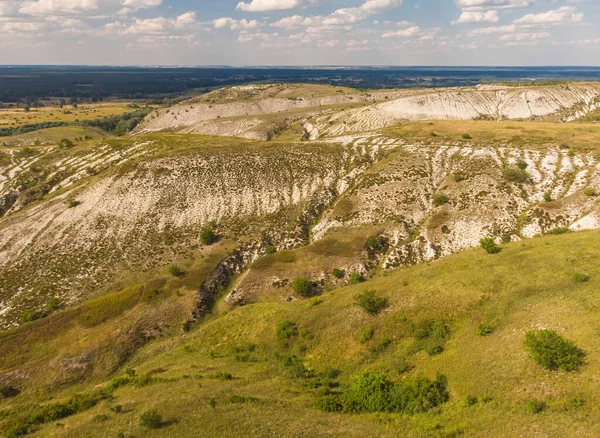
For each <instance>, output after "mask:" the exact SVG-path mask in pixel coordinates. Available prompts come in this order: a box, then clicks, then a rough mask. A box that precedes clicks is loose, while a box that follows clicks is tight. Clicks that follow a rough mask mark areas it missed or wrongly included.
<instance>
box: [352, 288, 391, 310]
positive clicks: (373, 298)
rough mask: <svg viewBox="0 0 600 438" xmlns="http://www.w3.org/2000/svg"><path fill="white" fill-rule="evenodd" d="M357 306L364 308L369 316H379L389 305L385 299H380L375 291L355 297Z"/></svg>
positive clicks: (365, 292) (368, 291)
mask: <svg viewBox="0 0 600 438" xmlns="http://www.w3.org/2000/svg"><path fill="white" fill-rule="evenodd" d="M354 300H355V302H356V305H357V306H359V307H360V308H362V309H363V310H364V311H365V312H367V313H368V314H369V315H377V314H378V313H379V312H381V311H382V310H383V309H385V308H386V307H387V305H388V302H387V300H386V299H385V298H383V297H378V296H377V294H376V292H375V291H374V290H366V291H364V292H362V293H360V294H358V295H356V296H355V297H354Z"/></svg>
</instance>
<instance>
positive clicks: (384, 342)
mask: <svg viewBox="0 0 600 438" xmlns="http://www.w3.org/2000/svg"><path fill="white" fill-rule="evenodd" d="M391 343H392V340H391V339H390V338H388V337H387V336H384V337H383V338H381V339H380V340H379V342H377V343H376V344H375V345H373V347H371V348H370V349H369V351H370V352H371V353H375V354H377V353H383V352H384V351H385V350H387V348H388V347H389V346H390V345H391Z"/></svg>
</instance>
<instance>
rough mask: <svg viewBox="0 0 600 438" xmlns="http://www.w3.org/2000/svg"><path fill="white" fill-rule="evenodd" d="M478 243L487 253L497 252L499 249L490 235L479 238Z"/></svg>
mask: <svg viewBox="0 0 600 438" xmlns="http://www.w3.org/2000/svg"><path fill="white" fill-rule="evenodd" d="M479 245H480V246H481V247H482V248H483V249H485V250H486V252H487V253H488V254H498V253H499V252H500V251H501V249H500V248H499V247H498V245H496V242H495V241H494V239H493V238H492V237H486V238H483V239H481V240H480V241H479Z"/></svg>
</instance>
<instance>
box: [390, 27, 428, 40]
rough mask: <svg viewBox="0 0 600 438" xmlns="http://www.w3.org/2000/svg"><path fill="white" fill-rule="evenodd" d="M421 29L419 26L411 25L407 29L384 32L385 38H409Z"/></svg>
mask: <svg viewBox="0 0 600 438" xmlns="http://www.w3.org/2000/svg"><path fill="white" fill-rule="evenodd" d="M420 30H421V28H420V27H419V26H411V27H407V28H406V29H400V30H394V31H389V32H386V33H384V34H383V38H407V37H411V36H414V35H416V34H418V33H419V31H420Z"/></svg>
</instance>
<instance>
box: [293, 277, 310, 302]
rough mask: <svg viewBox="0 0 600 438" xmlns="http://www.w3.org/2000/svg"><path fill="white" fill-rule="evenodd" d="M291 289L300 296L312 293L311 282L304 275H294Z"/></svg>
mask: <svg viewBox="0 0 600 438" xmlns="http://www.w3.org/2000/svg"><path fill="white" fill-rule="evenodd" d="M292 289H293V290H294V292H296V293H297V294H298V295H300V296H301V297H305V298H307V297H310V296H312V295H313V294H314V286H313V282H312V281H310V280H309V279H308V278H306V277H296V278H294V280H293V281H292Z"/></svg>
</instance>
